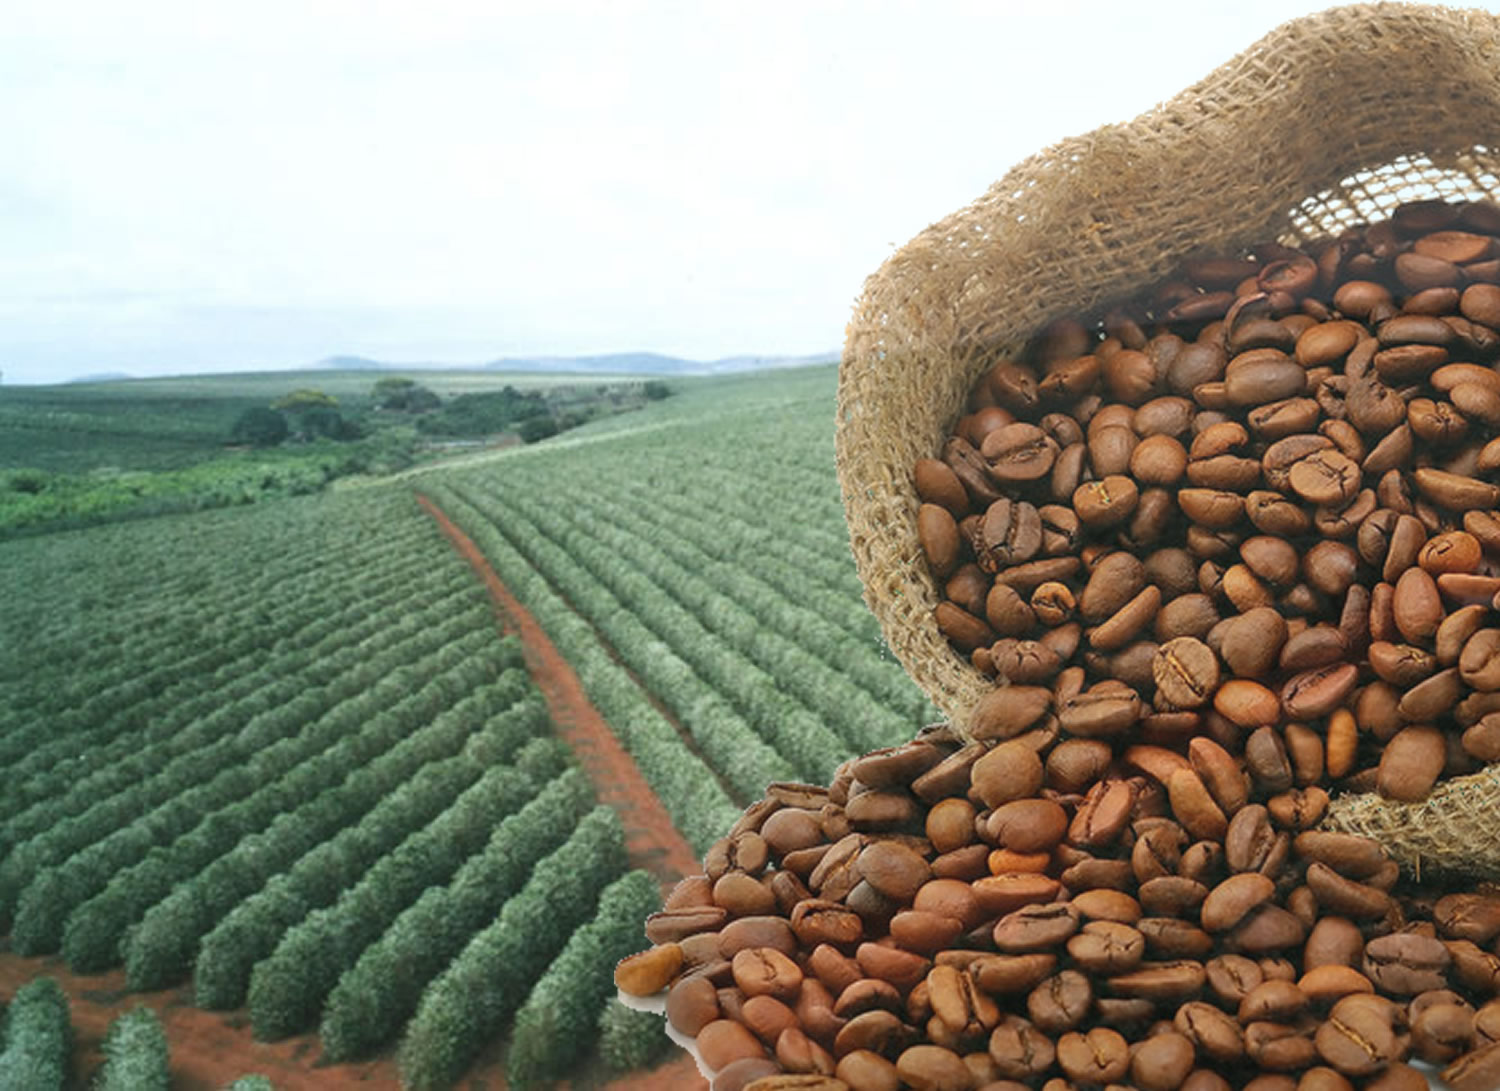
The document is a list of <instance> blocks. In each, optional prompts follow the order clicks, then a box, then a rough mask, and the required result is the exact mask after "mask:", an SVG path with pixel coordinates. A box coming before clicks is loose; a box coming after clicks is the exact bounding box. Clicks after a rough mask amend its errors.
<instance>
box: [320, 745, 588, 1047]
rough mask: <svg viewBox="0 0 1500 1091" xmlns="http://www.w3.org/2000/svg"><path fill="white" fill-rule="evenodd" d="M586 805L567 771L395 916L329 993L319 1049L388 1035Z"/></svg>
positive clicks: (579, 779)
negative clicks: (448, 877) (441, 882)
mask: <svg viewBox="0 0 1500 1091" xmlns="http://www.w3.org/2000/svg"><path fill="white" fill-rule="evenodd" d="M593 805H594V794H593V791H592V789H591V788H590V787H589V782H588V778H587V777H586V776H584V774H583V772H582V770H579V769H577V768H574V769H569V770H568V771H567V772H566V773H564V774H563V775H562V776H560V777H558V778H557V779H556V780H554V781H553V782H552V783H551V784H549V785H547V787H546V788H544V789H543V790H542V791H541V792H539V793H538V794H537V796H536V798H535V799H533V800H532V801H531V802H530V803H527V804H526V806H524V807H522V808H521V809H520V810H519V811H517V812H516V813H515V814H513V815H511V816H510V817H509V818H507V819H506V820H505V821H504V822H501V823H500V826H499V828H498V829H496V830H495V833H494V836H492V837H491V838H490V841H489V844H488V845H486V846H485V848H484V850H483V851H482V852H480V853H479V854H477V855H475V856H474V857H473V858H471V859H470V860H469V861H468V862H467V863H466V864H464V866H463V867H462V869H460V870H459V872H458V874H457V875H455V876H454V877H453V881H452V882H451V883H449V884H448V885H447V886H441V887H439V886H434V887H430V888H429V889H428V890H427V891H426V892H425V893H424V894H423V895H422V897H421V898H420V899H419V900H418V901H417V902H416V904H415V905H413V906H412V907H411V908H410V909H408V910H407V911H406V912H404V913H402V914H401V916H399V917H397V918H396V920H395V922H394V923H393V924H392V925H391V927H390V928H389V929H387V931H386V933H385V935H383V936H381V937H380V939H379V941H377V942H376V943H375V944H373V945H372V946H371V947H370V948H369V949H368V950H367V951H365V953H364V954H363V955H361V956H360V959H359V962H357V963H356V964H355V965H354V967H353V968H351V969H350V970H349V971H348V972H347V973H345V974H344V975H343V977H341V978H340V979H339V983H338V986H337V987H336V988H335V989H334V990H333V992H332V993H331V994H330V995H329V997H328V1004H327V1007H326V1008H325V1009H324V1012H323V1023H322V1026H321V1028H320V1029H319V1037H320V1038H321V1039H322V1042H323V1051H324V1055H325V1056H326V1057H327V1058H328V1059H329V1060H331V1061H347V1060H352V1059H354V1058H356V1057H361V1056H364V1055H367V1054H369V1053H370V1052H372V1051H374V1050H375V1049H378V1048H379V1047H380V1046H382V1045H384V1044H385V1043H386V1042H388V1041H390V1040H391V1039H392V1038H395V1037H396V1036H397V1035H398V1034H399V1033H400V1031H401V1027H402V1024H404V1023H405V1022H406V1020H407V1019H408V1018H409V1017H410V1016H411V1013H412V1011H413V1010H414V1009H415V1008H416V1006H417V1002H418V1000H419V999H420V998H421V995H422V990H423V989H424V988H426V987H427V983H428V982H429V981H431V980H432V979H433V978H435V977H436V976H437V975H438V974H440V973H441V972H442V971H443V968H444V967H446V966H447V965H448V964H449V962H451V961H452V960H453V957H454V956H455V955H457V954H458V953H459V952H460V951H462V950H463V948H464V945H465V944H466V943H468V941H469V940H470V939H472V938H473V936H474V933H476V932H478V931H479V930H480V929H481V928H483V927H484V926H485V925H486V924H488V923H489V922H490V921H492V920H494V918H495V915H496V914H497V913H498V912H499V911H500V909H501V908H502V907H503V906H504V904H505V901H506V899H507V898H509V897H510V896H511V895H512V894H514V893H515V892H516V891H517V890H519V889H521V887H522V885H523V884H524V883H525V882H526V878H527V876H529V875H530V874H531V872H532V869H533V868H534V867H535V866H536V864H537V862H538V861H539V860H541V859H542V858H543V857H545V856H547V855H548V854H549V853H551V852H554V851H556V850H557V848H558V847H559V846H561V845H562V844H563V843H564V842H565V841H566V840H567V838H568V836H569V834H570V833H571V832H572V831H573V829H574V827H575V826H576V825H577V824H578V822H579V820H580V819H582V818H583V816H584V815H585V814H586V813H587V812H588V811H589V809H590V808H591V807H593Z"/></svg>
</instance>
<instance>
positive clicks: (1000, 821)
mask: <svg viewBox="0 0 1500 1091" xmlns="http://www.w3.org/2000/svg"><path fill="white" fill-rule="evenodd" d="M988 827H989V833H990V837H991V839H992V840H993V841H994V843H995V844H996V845H998V846H1000V847H1001V848H1008V849H1013V850H1015V851H1016V852H1050V851H1051V850H1052V849H1053V848H1054V847H1056V845H1057V844H1058V843H1059V842H1060V841H1061V840H1062V839H1063V836H1064V834H1066V833H1067V829H1068V815H1067V812H1066V811H1064V810H1063V809H1062V807H1060V806H1058V805H1057V804H1056V803H1054V802H1052V801H1051V800H1050V799H1018V800H1015V801H1013V802H1010V803H1006V804H1004V805H1002V806H1000V807H996V808H995V810H994V813H993V814H991V816H990V819H989V823H988ZM924 866H925V864H924Z"/></svg>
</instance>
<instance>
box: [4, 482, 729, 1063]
mask: <svg viewBox="0 0 1500 1091" xmlns="http://www.w3.org/2000/svg"><path fill="white" fill-rule="evenodd" d="M417 500H418V502H419V503H420V504H421V505H422V507H423V508H424V509H425V510H426V511H427V512H428V514H429V515H431V516H432V518H433V519H434V520H435V521H436V522H437V524H438V526H439V527H441V528H442V530H443V533H444V534H445V535H447V537H448V539H449V541H451V542H452V543H453V547H454V548H455V549H456V550H457V551H458V553H459V554H460V555H461V556H462V557H463V558H464V559H465V560H467V561H468V562H469V564H470V565H471V566H473V568H474V571H475V573H476V575H478V576H479V578H480V579H481V580H482V581H483V582H484V585H485V587H486V588H487V589H488V590H489V592H490V595H491V596H492V598H493V600H494V603H495V608H496V613H497V616H498V617H499V619H500V622H501V625H502V628H503V629H504V630H505V631H506V632H514V633H517V634H519V636H520V638H521V643H522V645H523V647H524V649H525V656H526V666H527V669H528V671H529V672H530V673H531V677H532V679H533V681H534V682H535V683H536V685H537V688H538V689H540V690H541V692H542V695H543V696H544V697H545V698H546V701H547V705H548V708H549V710H550V712H551V716H552V720H553V723H554V724H555V725H556V727H557V732H558V734H559V736H560V737H561V738H562V739H563V741H564V742H566V743H567V744H568V745H569V747H571V748H572V750H573V752H574V754H575V755H577V758H578V762H579V765H580V766H581V767H582V768H583V770H584V772H585V773H586V774H587V775H588V777H589V779H590V781H592V783H593V785H594V790H595V792H596V793H597V795H598V797H599V800H600V802H601V803H605V804H608V805H609V806H611V807H613V808H614V809H615V810H616V811H617V812H618V813H619V815H620V818H621V821H622V823H623V824H624V827H625V835H626V842H625V843H626V851H627V854H628V856H629V860H630V863H631V866H632V867H638V868H643V869H645V870H648V871H650V872H651V873H652V874H653V875H655V876H657V878H658V879H659V880H660V881H661V883H662V886H663V888H664V889H665V888H667V887H669V886H670V885H671V884H672V883H675V882H676V881H677V880H678V879H680V878H682V877H683V876H684V875H692V874H695V873H697V872H698V871H699V870H700V868H699V866H698V861H697V858H696V857H695V856H694V855H693V851H692V848H691V847H690V846H689V845H688V843H687V842H686V841H685V840H684V839H683V838H682V835H681V834H679V833H678V832H677V830H676V829H675V828H674V827H673V825H672V820H671V819H670V818H669V817H668V815H667V812H666V810H665V808H663V807H662V805H661V801H660V800H658V799H657V798H656V795H655V794H654V793H653V792H652V791H651V788H650V787H649V786H648V785H647V783H646V781H645V779H644V778H643V777H642V776H641V772H640V769H638V768H637V767H636V764H635V761H634V760H633V759H632V758H631V757H630V755H629V754H627V753H626V752H625V749H624V748H623V747H622V746H621V745H620V742H619V740H618V739H616V738H615V736H614V734H613V732H611V731H610V729H609V725H608V724H607V723H606V722H605V721H604V718H603V717H602V716H601V715H600V714H599V711H598V709H596V708H594V706H593V705H592V704H590V703H589V700H588V697H587V696H586V695H585V694H584V691H583V686H582V684H581V683H580V682H579V680H578V675H577V674H576V673H574V671H573V668H572V667H570V666H569V665H568V662H567V660H565V659H564V658H563V657H562V656H561V655H560V654H559V653H558V651H557V649H556V648H555V647H554V646H553V644H552V641H551V640H549V639H548V638H547V634H546V633H545V632H543V630H542V628H541V626H540V625H538V624H537V622H536V619H535V618H533V617H532V616H531V614H530V613H529V612H527V610H526V609H525V607H523V606H522V605H521V604H520V602H518V601H517V600H516V598H515V597H514V596H513V595H512V594H511V593H510V591H509V590H508V589H507V588H506V587H505V585H504V584H503V583H501V582H500V578H499V576H497V575H496V574H495V571H494V569H492V568H491V567H490V565H489V562H488V561H486V560H485V558H484V555H483V554H482V553H480V552H479V549H478V547H477V546H476V545H475V544H474V543H473V541H471V540H470V539H469V537H468V536H467V535H466V534H464V532H463V531H462V530H460V529H459V528H458V527H457V526H455V525H454V523H453V522H452V521H451V520H450V519H449V518H448V517H447V515H445V514H444V513H443V512H442V511H441V510H440V509H439V508H438V506H437V505H436V504H434V503H433V502H432V501H431V500H429V499H428V498H427V497H425V496H421V495H419V496H418V497H417ZM43 975H46V976H50V977H53V978H55V979H56V980H57V982H58V984H60V985H61V986H62V988H63V991H64V992H66V993H67V995H68V1000H69V1004H70V1010H71V1015H72V1021H73V1028H74V1031H75V1034H76V1041H77V1046H76V1050H75V1054H74V1066H75V1067H74V1074H75V1077H76V1081H75V1082H76V1085H77V1086H79V1087H84V1086H87V1081H88V1080H90V1079H91V1078H92V1075H93V1073H94V1072H95V1071H97V1069H98V1068H99V1066H100V1065H101V1064H102V1063H103V1055H102V1054H101V1053H100V1051H99V1047H100V1044H101V1043H102V1042H103V1040H104V1035H105V1032H106V1031H107V1029H108V1027H109V1024H110V1022H111V1021H112V1020H113V1019H114V1018H115V1017H116V1016H118V1015H120V1014H121V1013H123V1012H125V1011H128V1010H129V1009H131V1008H134V1007H141V1006H144V1007H149V1008H151V1009H152V1010H153V1011H155V1012H156V1013H157V1015H158V1016H159V1017H160V1019H161V1021H162V1026H163V1028H164V1029H165V1030H166V1033H167V1041H168V1043H169V1047H170V1052H171V1070H172V1091H218V1089H219V1088H222V1087H224V1086H225V1085H226V1084H228V1083H230V1082H231V1081H233V1080H235V1079H237V1078H239V1077H240V1076H244V1075H249V1074H251V1073H260V1074H262V1075H264V1076H267V1077H269V1078H270V1080H271V1082H272V1084H273V1085H274V1086H275V1087H276V1088H277V1091H353V1089H359V1091H384V1089H387V1088H391V1089H394V1088H399V1087H400V1086H401V1082H400V1077H399V1074H398V1072H397V1068H396V1064H395V1061H394V1059H393V1056H391V1055H387V1056H384V1057H381V1058H377V1059H375V1060H372V1061H365V1062H361V1063H357V1064H340V1065H327V1066H324V1067H314V1065H315V1063H316V1061H317V1058H318V1056H319V1054H320V1052H321V1048H320V1046H319V1044H318V1039H317V1035H315V1034H305V1035H300V1036H298V1037H295V1038H288V1039H285V1040H283V1041H280V1042H257V1041H256V1040H255V1039H254V1038H253V1037H252V1035H251V1032H250V1020H249V1017H248V1016H247V1014H246V1013H245V1012H244V1011H243V1010H242V1011H239V1012H231V1013H227V1014H225V1013H219V1012H209V1011H202V1010H200V1009H198V1008H195V1007H193V1006H192V989H191V986H187V985H183V986H179V987H177V988H174V989H166V990H162V991H160V992H153V993H132V992H128V991H127V990H126V988H125V974H124V972H123V971H121V970H115V971H113V972H110V973H107V974H98V975H94V976H89V977H83V976H79V975H76V974H72V973H69V972H68V970H67V967H66V965H65V964H64V963H63V962H62V960H61V959H59V958H21V957H19V956H15V955H11V954H9V953H4V952H0V998H3V999H4V1000H5V1001H7V1002H8V1001H9V1000H10V998H11V997H13V996H14V995H15V993H16V991H17V990H18V989H19V988H20V987H21V986H22V985H24V984H26V983H27V982H28V981H31V980H33V979H34V978H37V977H41V976H43ZM500 1061H501V1049H500V1046H499V1043H494V1044H492V1045H491V1047H490V1048H489V1049H487V1050H486V1051H485V1054H484V1056H483V1057H481V1059H480V1061H479V1064H478V1065H477V1066H476V1067H475V1068H473V1069H471V1070H470V1071H469V1072H468V1073H467V1074H465V1076H464V1078H463V1079H462V1080H460V1081H459V1083H458V1085H457V1086H458V1087H460V1088H463V1089H464V1091H505V1086H506V1085H505V1077H504V1070H503V1068H502V1066H501V1064H500ZM571 1086H572V1087H573V1088H574V1089H576V1091H584V1089H590V1088H601V1089H602V1091H706V1089H707V1087H708V1084H707V1082H706V1081H705V1080H704V1079H703V1077H702V1076H701V1075H700V1074H699V1072H698V1068H697V1065H696V1064H695V1063H694V1061H693V1059H692V1057H690V1056H687V1055H685V1054H679V1055H678V1056H676V1057H674V1058H673V1059H672V1060H671V1061H670V1063H667V1064H665V1065H663V1066H661V1067H659V1068H656V1069H654V1070H652V1071H649V1072H640V1073H631V1074H629V1075H627V1076H622V1077H617V1078H614V1079H611V1078H610V1077H609V1076H608V1074H607V1073H605V1072H604V1071H603V1066H602V1063H601V1062H599V1060H598V1059H597V1058H592V1059H590V1060H589V1061H588V1062H586V1065H585V1068H584V1070H583V1071H581V1072H580V1073H579V1074H578V1075H577V1077H576V1078H575V1079H574V1080H572V1081H571ZM557 1087H558V1088H559V1089H560V1091H567V1089H568V1088H569V1084H568V1083H560V1084H558V1085H557Z"/></svg>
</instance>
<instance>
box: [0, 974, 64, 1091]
mask: <svg viewBox="0 0 1500 1091" xmlns="http://www.w3.org/2000/svg"><path fill="white" fill-rule="evenodd" d="M72 1050H73V1026H72V1022H71V1019H70V1016H69V1014H68V998H67V996H66V995H64V993H63V991H62V987H61V986H60V985H58V983H57V980H56V979H55V978H51V977H39V978H36V979H34V980H32V981H28V982H27V983H26V984H25V985H22V986H21V987H20V988H19V989H17V990H16V995H15V997H14V999H12V1000H11V1003H10V1007H9V1008H7V1009H6V1012H5V1034H4V1038H3V1039H0V1091H60V1089H61V1088H62V1087H63V1086H64V1084H65V1083H66V1081H67V1078H68V1074H69V1071H70V1070H71V1067H72Z"/></svg>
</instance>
